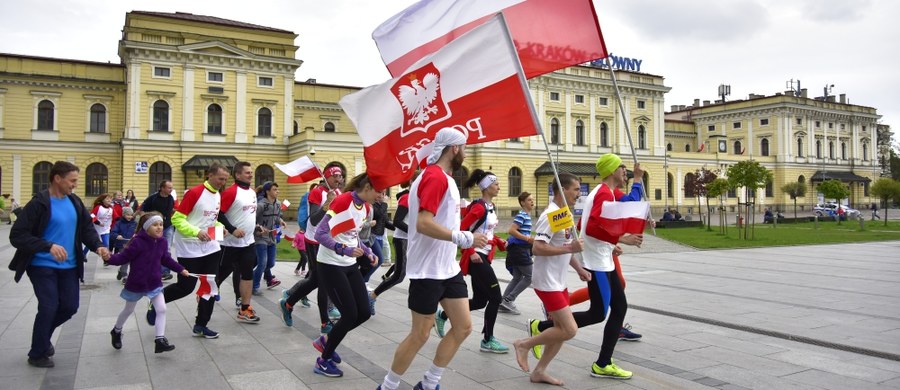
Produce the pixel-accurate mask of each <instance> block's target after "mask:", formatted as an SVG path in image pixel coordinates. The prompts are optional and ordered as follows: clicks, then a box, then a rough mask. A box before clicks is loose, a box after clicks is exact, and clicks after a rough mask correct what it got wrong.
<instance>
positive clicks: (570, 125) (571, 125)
mask: <svg viewBox="0 0 900 390" xmlns="http://www.w3.org/2000/svg"><path fill="white" fill-rule="evenodd" d="M573 99H575V96H574V95H573V92H571V91H568V92H566V117H565V118H563V121H564V122H563V126H564V127H563V129H565V131H566V133H565V134H566V137H565V138H562V137H560V138H562V139H561V140H559V141H560V142H561V143H562V144H563V146H564V147H563V150H568V151H571V150H572V145H575V136H574V135H573V134H575V130H574V129H575V120H574V119H572V100H573ZM560 136H562V134H560Z"/></svg>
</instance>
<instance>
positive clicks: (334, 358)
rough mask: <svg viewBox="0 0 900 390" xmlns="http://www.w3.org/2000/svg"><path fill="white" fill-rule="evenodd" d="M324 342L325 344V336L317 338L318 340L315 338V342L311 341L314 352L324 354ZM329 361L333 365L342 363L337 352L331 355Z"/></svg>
mask: <svg viewBox="0 0 900 390" xmlns="http://www.w3.org/2000/svg"><path fill="white" fill-rule="evenodd" d="M326 342H327V340H326V339H325V335H322V336H319V338H317V339H316V340H315V341H313V347H315V348H316V351H319V353H324V352H325V343H326ZM330 360H332V361H334V363H335V364H341V361H342V360H341V356H340V355H338V353H337V351H334V352H332V353H331V359H330Z"/></svg>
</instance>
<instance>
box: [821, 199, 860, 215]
mask: <svg viewBox="0 0 900 390" xmlns="http://www.w3.org/2000/svg"><path fill="white" fill-rule="evenodd" d="M838 206H840V207H841V208H842V209H843V210H844V213H845V215H846V216H847V217H848V218H857V217H859V210H856V209H852V208H850V207H847V206H844V205H838V204H837V203H830V202H829V203H819V204H816V206H815V207H813V212H814V213H816V215H818V216H819V218H822V217H831V218H834V216H835V215H837V208H838Z"/></svg>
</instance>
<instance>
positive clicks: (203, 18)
mask: <svg viewBox="0 0 900 390" xmlns="http://www.w3.org/2000/svg"><path fill="white" fill-rule="evenodd" d="M131 13H132V14H137V15H148V16H157V17H161V18H170V19H180V20H187V21H192V22H202V23H210V24H218V25H220V26H229V27H240V28H247V29H253V30H261V31H271V32H277V33H284V34H293V33H294V32H293V31H288V30H282V29H278V28H272V27H266V26H260V25H258V24H252V23H246V22H239V21H237V20H230V19H223V18H218V17H215V16H207V15H194V14H192V13H189V12H175V13H171V12H152V11H131Z"/></svg>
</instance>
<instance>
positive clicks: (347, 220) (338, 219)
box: [328, 208, 356, 237]
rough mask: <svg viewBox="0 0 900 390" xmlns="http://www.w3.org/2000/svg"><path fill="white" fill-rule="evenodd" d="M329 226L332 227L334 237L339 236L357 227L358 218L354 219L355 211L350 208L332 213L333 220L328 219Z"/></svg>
mask: <svg viewBox="0 0 900 390" xmlns="http://www.w3.org/2000/svg"><path fill="white" fill-rule="evenodd" d="M329 213H331V211H329ZM328 228H330V229H331V236H332V237H337V236H338V235H339V234H341V233H344V232H347V231H350V230H353V229H354V228H356V220H354V219H353V213H352V212H350V209H349V208H348V209H346V210H344V211H341V212H339V213H337V214H334V215H332V216H331V220H329V221H328Z"/></svg>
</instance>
